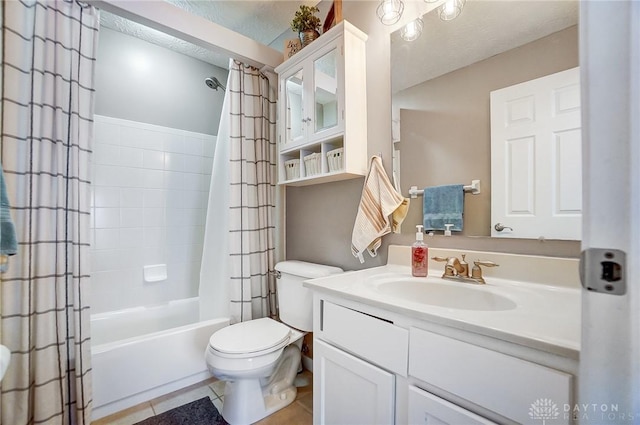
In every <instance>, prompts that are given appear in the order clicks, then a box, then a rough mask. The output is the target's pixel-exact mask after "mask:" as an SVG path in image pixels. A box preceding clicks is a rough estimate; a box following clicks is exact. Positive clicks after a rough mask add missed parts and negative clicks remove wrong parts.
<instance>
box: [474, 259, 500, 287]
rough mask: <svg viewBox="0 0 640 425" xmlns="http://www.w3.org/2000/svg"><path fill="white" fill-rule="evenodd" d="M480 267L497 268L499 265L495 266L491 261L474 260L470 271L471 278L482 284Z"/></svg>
mask: <svg viewBox="0 0 640 425" xmlns="http://www.w3.org/2000/svg"><path fill="white" fill-rule="evenodd" d="M480 266H485V267H498V266H499V264H496V263H494V262H493V261H482V260H476V261H474V262H473V268H472V269H471V278H472V279H475V280H476V281H477V282H478V283H481V284H482V283H484V278H483V277H482V269H481V268H480Z"/></svg>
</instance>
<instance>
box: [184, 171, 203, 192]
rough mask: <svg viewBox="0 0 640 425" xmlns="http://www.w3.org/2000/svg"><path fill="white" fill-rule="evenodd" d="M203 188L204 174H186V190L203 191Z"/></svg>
mask: <svg viewBox="0 0 640 425" xmlns="http://www.w3.org/2000/svg"><path fill="white" fill-rule="evenodd" d="M202 187H203V186H202V174H193V173H185V174H184V188H185V189H186V190H202Z"/></svg>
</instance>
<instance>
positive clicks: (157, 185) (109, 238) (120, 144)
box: [89, 117, 215, 312]
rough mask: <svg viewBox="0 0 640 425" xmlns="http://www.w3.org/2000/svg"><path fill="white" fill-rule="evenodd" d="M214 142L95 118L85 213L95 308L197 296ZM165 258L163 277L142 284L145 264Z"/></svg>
mask: <svg viewBox="0 0 640 425" xmlns="http://www.w3.org/2000/svg"><path fill="white" fill-rule="evenodd" d="M119 121H120V123H118V122H119ZM212 139H213V140H215V137H213V138H212V137H210V136H207V135H198V134H197V133H190V132H184V131H182V130H177V129H170V128H162V127H159V126H151V125H148V124H144V123H133V122H130V121H124V120H118V119H114V118H102V117H97V118H96V146H97V147H96V149H95V152H94V155H93V158H92V161H93V166H92V167H93V168H92V182H93V186H92V195H91V196H92V199H93V201H92V202H93V206H92V214H91V217H90V218H89V219H90V220H91V225H92V227H91V230H90V233H91V244H92V247H91V250H92V251H91V255H92V257H93V261H92V275H94V276H95V279H93V281H92V288H95V289H96V290H95V291H94V295H95V296H96V297H98V299H97V300H94V301H95V302H93V303H92V307H93V311H94V312H100V311H109V310H114V309H122V308H127V307H133V306H137V305H148V304H153V303H155V302H166V301H169V300H171V299H176V297H178V298H184V297H192V296H197V292H198V288H197V282H198V276H199V270H200V262H201V256H202V245H201V244H202V239H203V232H204V227H203V224H204V221H205V214H206V210H205V209H204V208H206V206H207V205H206V204H207V200H208V189H209V184H210V170H211V162H212V158H211V157H212V156H213V154H214V148H213V146H214V142H212ZM101 143H102V146H99V145H100V144H101ZM116 152H117V155H116ZM203 155H209V156H208V157H207V158H204V157H203ZM207 164H208V165H207ZM187 207H193V208H187ZM111 226H114V227H111ZM163 263H165V264H167V265H168V267H169V279H168V280H167V282H163V284H162V285H153V284H148V283H145V282H143V279H142V267H143V266H144V265H149V264H163ZM94 283H95V285H94ZM123 295H126V296H124V297H123Z"/></svg>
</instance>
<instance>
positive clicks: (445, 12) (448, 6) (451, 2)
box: [438, 0, 467, 21]
mask: <svg viewBox="0 0 640 425" xmlns="http://www.w3.org/2000/svg"><path fill="white" fill-rule="evenodd" d="M466 2H467V0H447V2H446V3H445V4H443V5H442V6H440V9H438V14H439V16H440V19H442V20H443V21H450V20H452V19H456V18H457V17H458V16H459V15H460V14H461V13H462V8H463V7H464V5H465V3H466Z"/></svg>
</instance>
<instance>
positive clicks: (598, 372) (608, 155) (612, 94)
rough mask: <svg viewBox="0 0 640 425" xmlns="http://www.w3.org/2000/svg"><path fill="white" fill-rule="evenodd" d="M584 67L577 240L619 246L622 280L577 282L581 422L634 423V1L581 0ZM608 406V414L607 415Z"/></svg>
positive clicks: (639, 320) (638, 320)
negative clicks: (607, 286) (618, 285)
mask: <svg viewBox="0 0 640 425" xmlns="http://www.w3.org/2000/svg"><path fill="white" fill-rule="evenodd" d="M580 68H581V81H582V96H581V97H582V104H583V110H582V111H583V112H582V128H583V142H582V144H583V154H582V164H583V170H585V172H584V173H583V207H584V209H583V225H582V226H583V227H582V230H583V238H582V250H583V251H584V250H587V249H589V248H606V249H618V250H621V251H624V252H625V253H626V260H627V262H626V268H625V269H624V270H623V274H624V275H625V278H626V283H627V290H626V294H624V295H610V294H602V293H594V292H589V291H586V290H583V293H582V341H581V351H580V375H579V389H578V398H577V400H576V401H577V403H578V405H577V406H576V407H578V408H579V412H578V413H579V417H578V422H579V423H603V420H605V419H606V420H609V421H610V422H606V423H622V422H628V423H632V422H633V421H634V420H635V421H637V420H638V419H637V418H638V417H640V397H638V394H640V364H639V362H638V359H639V358H640V122H639V121H640V120H639V119H638V117H640V80H639V79H638V75H640V2H638V1H615V2H606V1H582V2H581V4H580ZM581 406H585V407H581ZM614 406H615V407H616V408H617V409H618V411H617V412H615V414H614V416H615V417H614V418H613V420H612V419H611V418H608V417H605V418H603V416H602V414H603V413H604V412H602V410H603V409H607V408H608V409H609V410H610V411H612V409H613V407H614ZM611 413H614V412H611ZM621 415H634V416H635V419H632V420H630V419H629V418H628V416H627V417H626V418H623V417H622V416H621Z"/></svg>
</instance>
